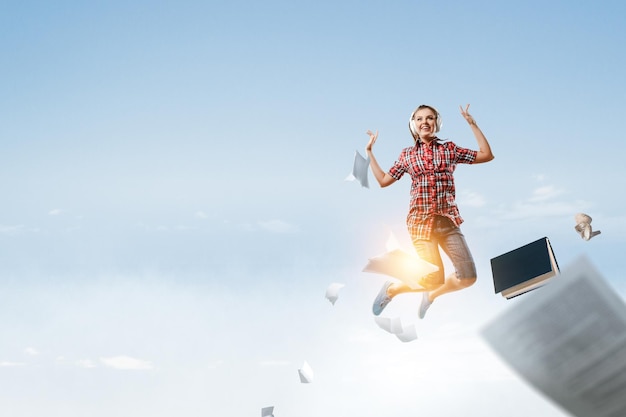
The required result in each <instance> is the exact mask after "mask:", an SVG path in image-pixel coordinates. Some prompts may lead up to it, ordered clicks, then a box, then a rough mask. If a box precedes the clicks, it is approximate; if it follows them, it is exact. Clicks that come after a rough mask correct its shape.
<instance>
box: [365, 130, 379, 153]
mask: <svg viewBox="0 0 626 417" xmlns="http://www.w3.org/2000/svg"><path fill="white" fill-rule="evenodd" d="M367 134H368V135H369V137H370V141H369V142H367V146H365V150H366V151H371V150H372V146H374V143H375V142H376V139H378V130H377V131H376V133H372V131H371V130H368V131H367Z"/></svg>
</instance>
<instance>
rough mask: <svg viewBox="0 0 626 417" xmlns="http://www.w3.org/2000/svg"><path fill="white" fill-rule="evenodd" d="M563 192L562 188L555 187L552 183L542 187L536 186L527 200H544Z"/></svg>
mask: <svg viewBox="0 0 626 417" xmlns="http://www.w3.org/2000/svg"><path fill="white" fill-rule="evenodd" d="M562 193H563V190H560V189H557V188H555V187H554V186H552V185H546V186H543V187H539V188H536V189H535V190H534V191H533V194H532V196H531V197H530V200H529V201H545V200H549V199H552V198H554V197H556V196H558V195H560V194H562Z"/></svg>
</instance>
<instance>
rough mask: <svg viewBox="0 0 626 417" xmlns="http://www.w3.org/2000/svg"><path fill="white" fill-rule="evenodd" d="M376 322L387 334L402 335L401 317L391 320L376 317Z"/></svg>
mask: <svg viewBox="0 0 626 417" xmlns="http://www.w3.org/2000/svg"><path fill="white" fill-rule="evenodd" d="M374 321H376V324H377V325H378V327H380V328H381V329H383V330H384V331H386V332H389V333H393V334H398V333H402V321H401V320H400V317H394V318H390V317H380V316H374Z"/></svg>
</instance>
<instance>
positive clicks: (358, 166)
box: [346, 151, 370, 188]
mask: <svg viewBox="0 0 626 417" xmlns="http://www.w3.org/2000/svg"><path fill="white" fill-rule="evenodd" d="M369 166H370V161H369V159H365V158H364V157H363V156H362V155H361V154H360V153H359V151H355V152H354V164H353V165H352V172H351V173H350V174H349V175H348V177H347V178H346V181H354V180H357V181H358V182H359V183H360V184H361V186H362V187H365V188H369V182H368V179H367V172H368V171H367V170H368V168H369Z"/></svg>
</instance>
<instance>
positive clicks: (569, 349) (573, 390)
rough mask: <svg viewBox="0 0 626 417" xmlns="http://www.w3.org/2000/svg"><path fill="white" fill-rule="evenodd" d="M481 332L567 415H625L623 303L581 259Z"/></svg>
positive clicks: (625, 307)
mask: <svg viewBox="0 0 626 417" xmlns="http://www.w3.org/2000/svg"><path fill="white" fill-rule="evenodd" d="M619 278H620V279H621V278H622V277H619ZM481 333H482V335H483V337H484V338H485V340H486V341H487V342H488V344H489V345H490V346H491V348H492V349H493V350H494V351H495V352H496V353H497V354H498V355H499V356H500V357H501V358H502V359H503V360H505V361H506V362H507V363H508V364H509V365H510V366H511V367H512V368H513V369H514V370H516V371H517V372H518V374H519V375H520V376H522V377H523V378H525V379H526V380H527V381H528V382H529V383H531V384H532V385H534V386H535V387H536V388H537V389H538V390H539V391H540V392H542V393H543V394H545V395H546V396H547V397H548V398H550V399H552V400H553V401H554V402H555V403H556V404H558V405H559V406H561V407H562V408H563V409H565V410H567V411H568V412H569V413H571V414H572V415H573V416H576V417H617V416H626V395H624V393H625V392H626V305H625V304H624V301H623V300H622V299H621V297H620V296H619V295H617V293H615V291H613V290H612V289H611V287H610V286H609V284H608V283H607V282H606V281H605V280H604V279H603V278H602V276H601V275H600V274H599V273H598V271H596V270H595V268H594V267H593V266H592V264H591V262H590V261H589V260H588V259H587V258H586V257H580V258H578V259H577V260H576V261H574V262H573V263H572V264H571V265H569V266H568V267H567V268H566V269H565V270H563V271H562V273H561V275H559V276H558V277H556V278H554V279H553V280H552V281H551V283H550V284H548V285H545V286H544V287H542V288H540V289H538V290H536V291H533V292H530V293H528V294H527V295H526V297H525V298H524V299H522V300H520V301H519V302H517V303H516V304H515V305H514V306H512V307H511V308H510V309H509V310H507V311H505V312H504V313H502V314H501V315H500V316H498V317H496V318H495V319H494V320H493V321H492V322H491V323H488V324H487V325H486V326H485V327H484V328H483V329H482V332H481Z"/></svg>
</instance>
